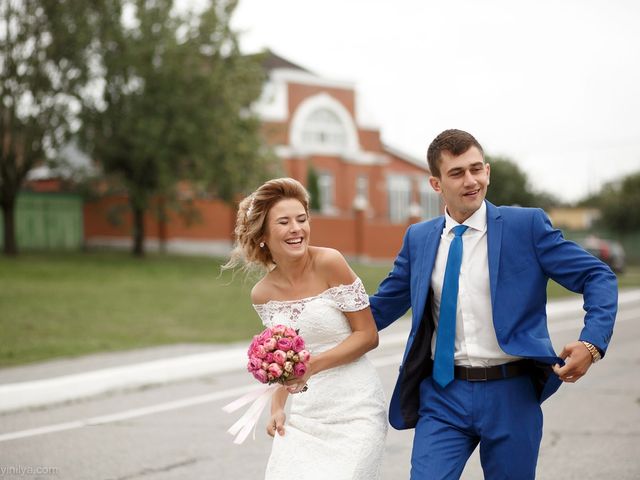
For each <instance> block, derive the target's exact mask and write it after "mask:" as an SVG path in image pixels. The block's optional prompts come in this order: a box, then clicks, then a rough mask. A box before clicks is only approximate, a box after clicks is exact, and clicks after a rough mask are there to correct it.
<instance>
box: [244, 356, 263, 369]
mask: <svg viewBox="0 0 640 480" xmlns="http://www.w3.org/2000/svg"><path fill="white" fill-rule="evenodd" d="M247 368H248V369H249V371H250V372H253V371H254V370H258V369H260V368H262V360H260V359H259V358H258V357H251V358H249V365H248V366H247Z"/></svg>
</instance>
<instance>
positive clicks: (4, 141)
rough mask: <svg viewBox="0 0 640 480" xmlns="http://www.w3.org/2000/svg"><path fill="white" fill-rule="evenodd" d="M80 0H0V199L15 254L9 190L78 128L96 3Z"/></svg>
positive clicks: (7, 242) (7, 246)
mask: <svg viewBox="0 0 640 480" xmlns="http://www.w3.org/2000/svg"><path fill="white" fill-rule="evenodd" d="M88 4H91V2H84V1H83V0H58V1H55V2H51V1H46V0H3V1H2V2H0V88H1V92H0V93H1V98H2V99H1V101H0V139H1V141H0V206H1V207H2V214H3V224H4V225H3V226H4V247H3V249H4V253H5V254H6V255H16V254H17V253H18V246H17V244H16V238H15V206H16V198H17V195H18V192H19V190H20V187H21V186H22V184H23V182H24V180H25V178H26V175H27V173H28V172H29V170H31V169H32V168H33V167H34V166H36V165H37V164H38V163H40V162H44V161H45V160H46V159H51V158H53V157H54V156H55V153H56V150H57V148H58V147H59V146H60V144H61V143H62V142H64V141H65V140H66V139H67V137H68V135H69V134H70V133H71V132H72V131H73V130H74V129H76V128H77V122H76V123H75V124H74V120H75V116H76V114H77V112H78V110H79V102H78V101H77V98H76V96H75V93H77V91H78V89H79V88H81V87H82V85H83V84H84V82H85V81H86V72H87V68H86V65H87V63H88V62H87V59H88V46H89V45H90V43H91V42H90V36H91V31H92V25H93V24H94V22H95V21H96V19H97V17H96V15H95V11H94V10H93V9H92V7H90V6H89V5H88Z"/></svg>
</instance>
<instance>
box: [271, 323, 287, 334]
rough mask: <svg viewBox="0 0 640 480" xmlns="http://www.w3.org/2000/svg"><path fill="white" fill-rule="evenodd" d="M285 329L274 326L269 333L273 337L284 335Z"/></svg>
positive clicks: (282, 326)
mask: <svg viewBox="0 0 640 480" xmlns="http://www.w3.org/2000/svg"><path fill="white" fill-rule="evenodd" d="M286 329H287V327H285V326H284V325H276V326H275V327H272V328H271V333H272V334H273V335H284V331H285V330H286Z"/></svg>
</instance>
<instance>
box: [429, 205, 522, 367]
mask: <svg viewBox="0 0 640 480" xmlns="http://www.w3.org/2000/svg"><path fill="white" fill-rule="evenodd" d="M445 218H446V220H445V227H444V230H443V232H442V236H441V237H440V246H439V247H438V253H437V255H436V262H435V265H434V267H433V272H432V273H431V287H432V288H433V302H432V314H433V319H434V322H435V326H436V331H435V333H434V335H433V338H432V339H431V352H432V358H433V352H435V348H436V335H437V333H438V330H437V328H438V319H439V318H440V298H441V296H442V284H443V282H444V271H445V269H446V266H447V256H448V255H449V246H450V245H451V241H452V240H453V237H454V234H453V232H452V231H451V230H452V229H453V228H454V227H455V226H457V225H460V224H459V223H458V222H456V221H455V220H454V219H453V218H451V217H450V216H449V214H448V213H447V212H445ZM463 225H467V226H468V227H469V228H468V229H467V231H466V232H465V233H464V235H462V265H461V267H460V282H459V290H458V304H457V310H456V338H455V350H454V352H455V353H454V357H453V358H454V363H455V364H456V365H465V366H472V367H490V366H493V365H500V364H502V363H507V362H512V361H514V360H518V359H519V358H520V357H513V356H511V355H507V354H506V353H505V352H504V351H502V349H501V348H500V345H498V340H497V338H496V332H495V328H494V326H493V313H492V310H491V290H490V288H489V262H488V251H487V206H486V204H485V203H484V202H482V206H481V207H480V208H479V209H478V210H476V212H475V213H474V214H473V215H471V217H469V218H468V219H467V220H466V221H465V222H464V223H463Z"/></svg>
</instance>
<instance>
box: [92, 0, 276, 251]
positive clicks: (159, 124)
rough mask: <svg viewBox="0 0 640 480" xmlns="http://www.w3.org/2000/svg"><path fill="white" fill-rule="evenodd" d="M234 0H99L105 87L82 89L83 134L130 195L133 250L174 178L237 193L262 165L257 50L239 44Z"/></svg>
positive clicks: (171, 191)
mask: <svg viewBox="0 0 640 480" xmlns="http://www.w3.org/2000/svg"><path fill="white" fill-rule="evenodd" d="M235 6H236V2H235V1H233V0H218V1H213V2H212V3H211V4H210V5H209V6H208V7H207V8H205V10H204V11H202V12H201V13H193V12H187V13H183V14H178V13H175V9H174V2H173V1H172V0H156V1H154V2H148V1H142V0H137V1H132V0H130V1H127V0H109V1H105V2H104V8H105V12H104V15H103V18H104V19H105V21H104V22H103V24H102V25H101V26H100V29H99V31H98V33H97V39H98V41H97V42H98V45H99V47H98V49H97V51H98V55H97V59H98V60H99V61H98V62H97V63H98V65H97V67H96V68H95V69H94V74H95V78H96V81H99V82H101V84H102V86H103V88H102V89H101V91H100V92H99V94H97V95H96V94H93V95H89V96H88V97H87V102H86V103H87V108H86V110H85V112H84V114H83V116H82V119H83V122H84V127H83V135H82V138H83V143H84V145H85V146H86V148H87V149H88V150H89V151H90V152H91V154H92V156H93V158H94V159H95V160H96V161H97V162H98V163H99V164H100V165H101V167H102V168H103V170H104V172H105V174H107V175H109V176H111V177H112V178H115V179H117V180H118V181H119V182H120V183H121V184H122V186H123V187H124V189H125V191H126V193H127V195H128V197H129V205H130V209H131V212H132V216H133V238H134V246H133V253H134V254H135V255H138V256H141V255H143V253H144V236H145V232H144V221H143V220H144V214H145V212H146V211H148V210H149V209H150V208H151V206H152V199H153V198H155V197H160V198H172V197H175V194H176V188H177V185H178V182H179V181H180V180H189V181H190V185H191V188H192V190H193V191H195V192H198V191H205V190H206V191H209V192H210V193H213V194H215V195H217V196H218V197H220V198H222V199H223V200H225V201H227V202H233V201H234V199H235V195H237V193H238V192H239V191H241V190H243V189H244V188H245V187H246V186H247V185H253V184H255V183H256V178H257V177H260V178H261V177H262V175H263V171H264V168H265V164H266V159H267V158H268V155H267V153H266V152H264V151H263V147H262V143H261V140H260V137H259V134H258V130H259V122H258V120H257V119H256V118H255V117H254V116H253V115H252V114H251V113H250V105H251V104H252V103H253V102H254V101H255V100H256V99H257V98H258V96H259V95H260V93H261V89H262V81H263V72H262V69H261V66H260V60H261V59H260V57H256V56H243V55H242V54H241V53H240V51H239V48H238V45H237V41H236V37H235V34H234V33H233V32H232V31H231V29H230V27H229V20H230V17H231V14H232V13H233V10H234V8H235ZM123 12H126V15H125V16H124V17H123ZM123 18H124V19H125V21H123V20H121V19H123ZM163 204H165V205H166V204H167V203H164V202H163Z"/></svg>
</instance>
